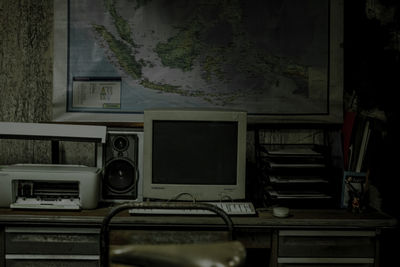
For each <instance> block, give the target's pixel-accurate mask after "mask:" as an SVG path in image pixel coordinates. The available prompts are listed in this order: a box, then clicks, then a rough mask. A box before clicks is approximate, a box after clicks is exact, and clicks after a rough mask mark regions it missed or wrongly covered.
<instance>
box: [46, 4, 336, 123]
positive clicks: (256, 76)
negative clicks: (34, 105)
mask: <svg viewBox="0 0 400 267" xmlns="http://www.w3.org/2000/svg"><path fill="white" fill-rule="evenodd" d="M342 1H343V0H300V1H299V0H283V1H282V0H268V1H245V0H237V1H223V0H215V1H207V0H196V1H186V0H177V1H168V0H121V1H116V0H104V1H96V0H69V1H67V0H56V1H55V4H54V23H55V24H54V25H55V28H54V37H55V38H54V51H55V53H54V92H53V114H54V117H53V119H54V120H55V121H138V122H140V121H142V119H143V117H142V116H143V111H144V110H145V109H149V108H186V107H190V108H193V107H194V108H203V107H204V108H218V109H219V108H223V109H244V110H246V111H247V112H248V114H249V122H322V123H325V122H327V123H332V122H333V123H337V122H341V120H342V90H343V88H342V87H343V86H342V83H343V77H342V71H343V70H342V63H343V62H342V61H343V60H342V53H343V51H342V49H341V43H342V34H343V30H342V20H343V15H342V11H343V10H342V9H343V3H342Z"/></svg>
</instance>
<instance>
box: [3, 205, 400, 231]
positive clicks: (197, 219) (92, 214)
mask: <svg viewBox="0 0 400 267" xmlns="http://www.w3.org/2000/svg"><path fill="white" fill-rule="evenodd" d="M109 210H110V208H99V209H94V210H80V211H50V210H12V209H7V208H0V224H2V225H15V224H25V225H26V224H62V225H86V226H99V225H100V224H101V222H102V220H103V218H104V217H105V216H106V214H107V212H108V211H109ZM232 221H233V223H234V225H235V227H255V228H257V227H259V228H275V227H276V228H277V227H279V228H282V227H299V226H300V227H322V228H324V227H325V228H385V227H395V226H396V225H397V220H396V219H395V218H393V217H391V216H388V215H385V214H383V213H380V212H377V211H366V212H364V213H360V214H354V213H351V212H349V211H347V210H342V209H291V210H290V215H289V217H287V218H277V217H275V216H273V215H272V211H270V210H260V211H258V214H257V216H233V217H232ZM112 223H113V224H135V225H147V226H148V225H158V226H160V225H161V226H196V227H198V226H201V227H206V226H210V225H214V226H215V225H219V224H223V221H222V220H221V219H220V218H218V217H216V216H175V215H173V216H165V215H164V216H156V215H151V216H136V215H135V216H133V215H130V214H129V213H128V211H125V212H121V213H120V214H118V215H117V216H116V217H115V218H113V220H112Z"/></svg>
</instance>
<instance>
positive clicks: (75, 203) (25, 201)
mask: <svg viewBox="0 0 400 267" xmlns="http://www.w3.org/2000/svg"><path fill="white" fill-rule="evenodd" d="M10 208H12V209H52V210H80V209H81V207H80V205H79V199H57V200H38V199H35V198H18V199H17V200H16V202H14V203H11V204H10Z"/></svg>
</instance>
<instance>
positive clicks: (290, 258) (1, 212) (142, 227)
mask: <svg viewBox="0 0 400 267" xmlns="http://www.w3.org/2000/svg"><path fill="white" fill-rule="evenodd" d="M107 210H108V209H107V208H101V209H96V210H82V211H74V212H72V211H38V210H29V211H22V210H10V209H0V238H1V242H0V266H6V267H9V266H13V267H14V266H26V265H28V264H30V265H29V266H60V263H61V262H62V264H64V265H62V266H83V265H85V267H89V266H98V263H99V262H98V260H99V229H100V225H101V222H102V219H103V217H104V216H105V214H106V212H107ZM233 222H234V225H235V236H236V238H237V239H238V240H240V241H242V242H243V244H244V245H245V246H246V248H248V252H249V256H251V258H252V257H253V256H254V257H255V259H254V262H257V266H298V265H299V264H303V265H301V266H321V264H332V263H333V264H334V265H329V266H336V265H341V264H343V266H379V240H380V238H379V236H380V233H381V230H382V229H386V228H392V227H395V226H396V225H397V221H396V220H395V219H393V218H391V217H389V216H386V215H384V214H381V213H378V212H373V211H371V212H366V213H364V214H352V213H349V212H347V211H345V210H315V209H310V210H292V211H291V216H290V217H288V218H276V217H274V216H272V214H271V212H270V211H264V212H259V215H258V216H255V217H233ZM111 226H112V228H111V230H112V231H111V243H112V244H123V243H129V242H136V243H148V242H151V243H164V242H175V243H181V242H201V241H213V240H218V239H220V238H224V233H225V231H224V230H225V229H224V223H223V221H222V220H221V219H220V218H217V217H211V216H207V217H203V216H201V217H200V216H196V217H188V216H185V217H182V216H131V215H129V214H128V212H123V213H121V214H120V215H118V216H116V217H115V218H114V219H113V220H112V223H111ZM251 258H249V260H250V261H251V260H252V259H251ZM254 262H253V263H254ZM46 264H47V265H46ZM252 266H255V265H254V264H253V265H252Z"/></svg>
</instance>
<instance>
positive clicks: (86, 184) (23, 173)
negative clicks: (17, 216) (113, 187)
mask: <svg viewBox="0 0 400 267" xmlns="http://www.w3.org/2000/svg"><path fill="white" fill-rule="evenodd" d="M99 184H100V169H98V168H95V167H86V166H81V165H53V164H49V165H40V164H16V165H8V166H1V167H0V207H10V208H14V209H68V210H79V209H94V208H96V207H97V204H98V195H99Z"/></svg>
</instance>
